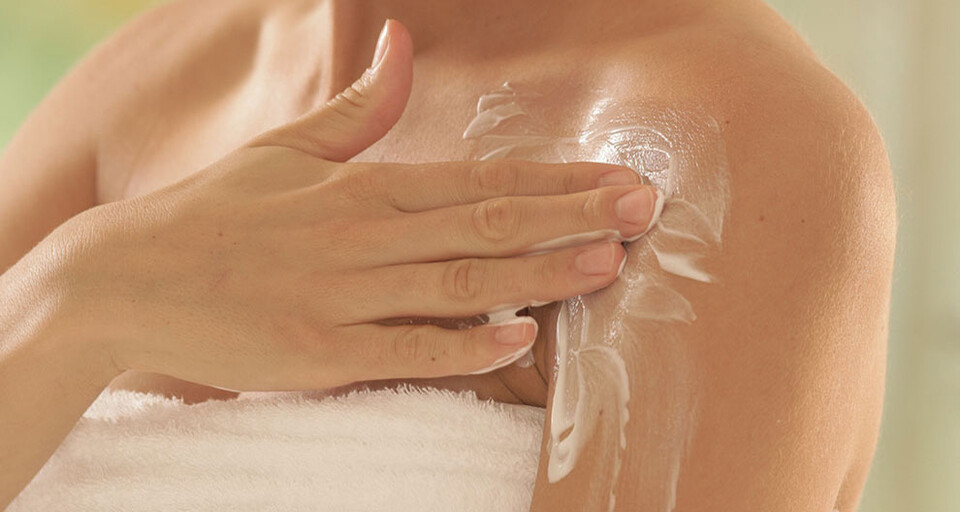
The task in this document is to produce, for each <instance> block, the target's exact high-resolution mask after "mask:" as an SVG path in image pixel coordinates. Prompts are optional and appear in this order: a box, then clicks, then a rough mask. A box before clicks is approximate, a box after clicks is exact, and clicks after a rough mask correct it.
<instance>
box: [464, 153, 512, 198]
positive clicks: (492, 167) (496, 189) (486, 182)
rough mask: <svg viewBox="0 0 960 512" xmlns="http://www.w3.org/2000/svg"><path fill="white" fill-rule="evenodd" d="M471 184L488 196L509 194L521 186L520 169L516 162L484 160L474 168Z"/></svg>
mask: <svg viewBox="0 0 960 512" xmlns="http://www.w3.org/2000/svg"><path fill="white" fill-rule="evenodd" d="M470 178H471V179H470V181H471V185H472V186H473V187H474V188H475V189H476V190H478V191H480V192H481V193H483V194H485V195H487V196H508V195H514V194H516V193H517V190H518V189H519V187H520V169H519V168H518V165H517V163H516V162H512V161H497V162H484V163H481V164H480V165H478V166H476V167H474V168H473V170H472V171H471V177H470Z"/></svg>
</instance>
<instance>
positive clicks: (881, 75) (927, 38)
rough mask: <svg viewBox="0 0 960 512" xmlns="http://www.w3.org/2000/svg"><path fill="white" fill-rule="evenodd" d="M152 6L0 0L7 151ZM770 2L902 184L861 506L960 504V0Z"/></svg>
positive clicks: (1, 131)
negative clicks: (885, 342)
mask: <svg viewBox="0 0 960 512" xmlns="http://www.w3.org/2000/svg"><path fill="white" fill-rule="evenodd" d="M151 3H153V2H150V1H146V0H32V1H29V2H22V1H20V0H0V147H2V146H4V145H6V143H7V142H8V141H9V140H10V138H11V137H12V135H13V133H14V132H15V131H16V129H17V126H19V124H20V123H21V122H22V121H23V120H24V119H25V118H26V116H27V115H28V114H29V112H30V111H31V110H32V109H33V108H34V106H36V104H37V103H38V102H39V101H40V100H41V99H42V98H43V96H44V95H45V94H46V92H47V91H48V90H49V89H50V88H51V87H52V86H53V85H54V84H55V83H56V81H57V80H58V79H59V78H60V77H61V76H62V75H63V73H64V72H65V71H66V70H67V69H69V67H70V66H71V65H72V64H73V63H74V62H75V61H76V60H77V59H79V58H80V57H81V56H82V55H83V54H85V53H86V52H87V51H88V50H89V49H90V48H91V47H92V46H93V45H94V44H96V42H97V41H98V40H100V39H102V38H104V37H106V36H107V35H108V34H109V33H110V32H111V31H113V30H114V29H115V28H116V27H118V26H119V25H120V24H122V23H123V22H124V21H125V20H127V19H129V18H130V16H132V15H133V14H135V13H136V12H138V11H139V10H141V9H142V8H143V7H145V6H146V5H149V4H151ZM770 3H771V4H772V5H773V6H774V7H775V8H776V9H778V10H779V11H780V12H781V13H782V14H783V15H784V16H785V17H786V18H787V19H788V20H789V21H790V22H791V23H792V24H793V25H794V27H796V28H797V29H798V30H799V31H800V33H801V34H802V35H804V36H805V37H806V38H807V39H808V40H809V41H810V43H811V44H812V45H813V47H814V48H815V49H816V50H817V52H818V53H819V54H820V56H821V57H822V58H823V60H824V62H825V63H826V64H827V65H828V66H829V67H830V68H831V69H833V70H834V72H836V73H837V74H838V75H840V77H841V78H843V79H844V80H845V81H846V82H847V83H848V84H849V85H850V86H851V87H852V88H853V89H854V90H855V91H856V92H857V93H858V94H859V95H860V97H861V98H863V101H864V102H865V103H866V104H867V106H868V107H869V108H870V110H871V111H872V112H873V114H874V116H875V118H876V120H877V122H878V123H879V125H880V127H881V129H882V131H883V134H884V137H885V139H886V143H887V148H888V150H889V152H890V159H891V162H892V165H893V169H894V173H895V175H896V180H897V187H898V197H899V217H900V231H899V247H898V255H897V270H896V275H895V280H894V297H893V310H892V311H893V312H892V318H891V336H890V358H889V372H888V379H887V403H886V409H885V412H884V423H883V429H882V433H881V442H880V448H879V450H878V452H877V456H876V459H875V461H874V467H873V470H872V473H871V476H870V480H869V482H868V485H867V491H866V494H865V496H864V500H863V503H862V506H861V511H862V512H905V511H924V512H954V511H957V510H960V158H958V153H960V0H770ZM863 264H864V265H869V264H870V262H869V261H865V262H863Z"/></svg>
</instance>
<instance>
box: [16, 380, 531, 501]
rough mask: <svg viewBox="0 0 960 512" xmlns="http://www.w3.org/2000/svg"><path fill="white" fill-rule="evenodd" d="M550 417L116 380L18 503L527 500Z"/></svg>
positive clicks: (438, 397)
mask: <svg viewBox="0 0 960 512" xmlns="http://www.w3.org/2000/svg"><path fill="white" fill-rule="evenodd" d="M543 420H544V411H543V409H541V408H537V407H527V406H515V405H506V404H498V403H494V402H486V401H480V400H478V399H477V398H476V395H474V394H472V393H453V392H449V391H438V390H435V389H418V388H412V387H404V388H400V389H397V390H381V391H357V392H353V393H350V394H348V395H345V396H341V397H335V398H325V399H311V398H306V397H304V396H303V395H300V394H294V393H289V394H278V395H271V396H269V397H256V398H247V399H238V400H229V401H209V402H204V403H200V404H196V405H185V404H183V403H182V402H180V401H178V400H173V399H168V398H164V397H161V396H158V395H151V394H144V393H134V392H129V391H109V390H108V391H105V392H104V393H103V394H102V395H101V396H100V397H99V398H98V399H97V401H96V402H94V404H93V405H92V406H91V407H90V408H89V409H88V410H87V412H86V413H85V414H84V416H83V418H82V419H81V420H80V421H79V422H78V423H77V426H76V427H75V428H74V430H73V432H71V434H70V435H69V436H68V437H67V439H66V440H65V441H64V443H63V444H62V445H61V446H60V448H59V449H58V450H57V452H56V453H55V454H54V455H53V457H51V459H50V460H49V461H48V462H47V464H46V465H45V466H44V468H43V469H42V470H41V471H40V473H38V474H37V476H36V478H34V480H33V482H31V483H30V485H29V486H28V487H27V488H26V489H25V490H24V491H23V492H22V493H21V494H20V496H19V497H18V498H17V499H16V500H15V501H14V502H13V504H12V505H11V506H10V508H9V512H33V511H52V510H57V511H91V510H97V511H113V510H116V511H124V512H132V511H153V510H157V511H159V510H163V511H170V510H177V511H195V510H231V511H246V510H258V511H261V510H269V511H301V510H303V511H307V510H310V511H338V512H339V511H380V510H389V511H395V510H396V511H405V510H411V511H414V510H415V511H431V510H437V511H454V510H455V511H521V510H524V511H525V510H529V507H530V500H531V497H532V494H533V482H534V479H535V475H536V471H537V464H538V461H539V456H540V439H541V435H542V428H543Z"/></svg>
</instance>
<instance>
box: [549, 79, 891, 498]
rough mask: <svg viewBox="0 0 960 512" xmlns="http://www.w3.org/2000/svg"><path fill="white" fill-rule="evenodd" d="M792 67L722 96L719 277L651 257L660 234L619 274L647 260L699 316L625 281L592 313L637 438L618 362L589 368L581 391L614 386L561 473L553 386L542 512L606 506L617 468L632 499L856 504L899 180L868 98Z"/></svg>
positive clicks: (876, 404)
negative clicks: (666, 308) (553, 470)
mask: <svg viewBox="0 0 960 512" xmlns="http://www.w3.org/2000/svg"><path fill="white" fill-rule="evenodd" d="M796 76H798V77H805V76H806V77H807V78H799V79H796V80H792V79H784V80H780V78H784V77H782V76H781V77H777V78H778V79H774V80H770V81H768V82H764V83H757V81H756V80H751V79H745V80H744V81H743V82H742V83H740V84H733V85H734V87H733V88H734V89H735V90H737V92H736V93H735V94H734V95H733V97H729V96H728V97H727V98H726V106H725V107H724V108H723V109H722V110H723V117H724V118H723V119H718V121H719V122H720V128H721V130H722V138H723V140H724V141H725V146H726V153H727V156H728V160H729V169H730V182H731V183H730V184H731V187H730V190H731V193H732V195H731V197H732V200H731V203H730V210H729V218H728V219H727V221H726V222H725V223H724V225H723V232H722V242H721V244H719V246H718V247H717V248H716V250H715V251H714V250H711V251H710V252H709V254H708V256H707V258H706V259H705V260H704V265H705V267H706V269H707V270H708V271H709V272H710V274H712V276H714V279H713V280H712V282H710V283H703V282H697V281H694V280H690V279H686V278H683V277H680V276H677V275H674V274H670V273H668V272H663V270H662V269H661V268H659V267H658V266H657V265H656V262H655V261H654V260H651V259H650V258H649V255H648V254H647V253H646V252H645V251H647V249H645V247H648V246H649V245H650V244H656V243H660V242H658V238H657V237H658V236H660V234H659V233H658V232H657V231H653V232H651V233H650V235H648V240H647V241H643V240H642V241H640V242H637V243H635V244H633V245H632V246H631V247H630V249H629V253H630V260H629V263H628V270H627V271H626V272H625V273H624V276H625V277H627V278H630V276H631V274H630V270H629V266H630V265H637V266H643V265H646V266H645V267H643V269H642V270H643V272H641V273H642V274H644V275H645V276H646V277H648V278H652V279H653V280H654V281H656V282H661V283H662V284H663V285H664V286H665V288H667V289H669V290H672V291H674V292H677V293H678V294H679V295H680V296H682V297H683V298H684V299H685V300H686V301H687V302H688V303H689V305H690V307H691V308H692V311H693V313H695V316H696V319H695V320H692V321H677V320H676V319H672V320H671V319H666V320H665V319H664V318H663V317H662V315H661V316H660V317H659V318H658V317H657V315H652V314H645V313H643V312H642V311H638V310H642V309H643V308H651V307H653V306H656V305H658V304H662V301H661V302H659V303H657V302H655V301H651V300H649V298H648V300H644V299H643V297H640V296H638V295H636V293H635V292H634V291H631V290H633V289H635V288H636V286H633V287H632V288H631V286H630V284H629V283H627V284H615V285H614V286H611V287H609V288H607V289H605V290H601V291H600V292H598V293H597V294H595V295H597V296H598V298H594V299H592V300H593V303H594V304H596V305H597V307H595V308H594V311H593V316H594V317H598V316H599V317H605V318H603V319H601V320H600V321H599V323H598V322H594V324H595V325H593V326H592V327H589V330H590V332H593V333H594V334H595V335H596V336H599V337H604V336H610V335H609V334H608V333H621V336H622V338H621V339H618V340H615V341H614V342H613V343H614V344H619V350H620V353H621V356H622V357H623V360H624V363H625V366H626V370H627V375H628V383H627V384H628V391H629V395H630V396H629V402H628V404H627V409H628V412H629V419H628V421H627V422H626V424H625V427H624V434H625V441H626V443H625V449H623V450H620V449H618V445H619V442H618V437H619V427H618V425H619V424H618V419H617V418H618V417H620V416H622V415H621V414H619V411H618V406H617V401H616V399H615V398H614V397H615V395H616V394H617V391H616V385H615V383H614V382H613V380H614V379H613V378H612V377H611V376H610V375H612V374H613V373H614V372H605V371H604V370H603V369H602V368H601V367H600V366H599V365H594V366H592V367H591V365H586V366H584V372H586V373H588V375H587V378H586V379H585V381H586V382H587V384H588V386H587V388H586V389H587V390H588V392H591V393H597V394H600V395H603V396H601V397H600V398H599V399H597V400H596V403H597V404H598V406H597V408H596V410H595V411H594V412H595V416H596V418H594V419H596V420H597V428H596V431H595V432H594V434H593V436H592V437H591V438H590V440H589V441H587V442H586V443H585V444H584V447H583V449H582V453H581V455H580V457H579V458H578V461H577V463H576V466H575V467H574V470H573V471H572V472H571V473H570V474H569V475H568V476H567V477H565V478H563V479H561V480H559V482H556V483H553V484H551V483H550V482H549V481H548V478H547V473H548V470H547V469H548V466H549V460H550V457H551V454H550V451H551V450H555V449H556V448H555V447H552V446H551V442H550V428H551V427H550V424H549V423H550V417H551V415H552V412H553V411H552V404H554V403H555V402H554V400H553V396H554V394H555V392H556V389H555V388H556V381H553V383H552V385H551V390H550V393H551V401H550V402H551V406H550V409H549V410H548V425H547V427H546V430H545V435H544V440H545V443H544V452H543V457H542V458H541V468H540V473H539V475H538V478H537V488H536V491H535V495H534V507H533V509H534V510H555V509H559V508H558V507H561V504H562V505H563V506H564V507H566V509H577V510H599V509H601V508H606V506H607V502H608V498H609V496H610V494H609V490H610V480H611V479H613V478H615V479H616V484H615V486H614V487H613V494H614V495H615V496H616V503H617V505H618V509H623V510H672V509H673V508H672V506H673V505H674V504H675V506H676V509H677V510H711V511H725V510H798V511H799V510H804V511H806V510H824V511H828V510H833V507H834V506H836V507H838V508H839V509H840V510H842V511H844V512H846V511H849V510H853V509H854V508H855V507H856V504H857V501H858V499H859V494H860V490H861V488H862V486H863V483H864V480H865V477H866V471H867V468H868V466H869V462H870V460H871V457H872V454H873V449H874V445H875V443H876V438H877V434H878V429H879V420H880V410H881V404H882V395H883V379H884V368H885V356H886V336H887V331H886V330H887V319H888V304H889V294H890V284H891V274H892V261H893V247H894V237H895V233H894V232H895V217H894V200H893V192H892V184H891V178H890V173H889V169H888V166H887V162H886V155H885V152H884V150H883V145H882V142H881V141H880V138H879V136H878V134H877V131H876V129H875V127H874V125H873V123H872V120H871V119H870V117H869V115H868V114H867V113H866V112H865V111H864V110H863V108H862V106H860V104H859V102H858V101H857V100H856V99H855V98H853V97H852V95H851V94H850V93H849V92H848V91H846V89H845V88H843V86H842V85H840V84H839V83H837V82H835V81H834V80H833V78H832V77H829V76H828V75H827V74H826V73H812V74H807V75H804V73H802V72H797V75H796ZM811 76H812V77H813V78H809V77H811ZM789 78H795V77H794V76H791V77H789ZM761 82H763V81H761ZM727 85H728V86H729V85H731V84H730V83H729V82H728V84H727ZM670 207H671V205H670V204H669V203H668V205H667V208H666V209H665V210H664V218H667V216H668V215H669V208H670ZM645 254H646V256H645ZM645 257H647V261H646V263H645V262H644V258H645ZM651 261H653V263H651ZM634 277H636V274H634ZM631 293H633V294H634V296H633V298H628V296H629V294H631ZM618 301H619V302H618ZM624 301H627V302H628V303H629V301H634V302H633V303H632V304H633V307H634V310H635V311H634V314H629V315H617V314H614V313H615V311H614V309H615V308H612V307H610V306H609V305H610V304H615V303H620V304H623V303H624ZM590 372H593V375H589V373H590ZM587 410H588V411H589V410H590V409H589V408H588V409H587ZM618 453H619V456H620V463H619V465H618V463H617V454H618ZM573 503H578V506H574V507H572V508H571V506H570V505H571V504H573Z"/></svg>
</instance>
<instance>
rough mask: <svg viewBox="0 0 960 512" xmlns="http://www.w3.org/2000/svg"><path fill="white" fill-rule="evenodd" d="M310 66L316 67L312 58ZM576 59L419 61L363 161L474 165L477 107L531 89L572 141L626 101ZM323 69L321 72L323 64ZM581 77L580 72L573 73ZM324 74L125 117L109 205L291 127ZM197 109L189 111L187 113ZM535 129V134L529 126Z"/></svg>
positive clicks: (246, 85)
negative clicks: (400, 107)
mask: <svg viewBox="0 0 960 512" xmlns="http://www.w3.org/2000/svg"><path fill="white" fill-rule="evenodd" d="M303 57H304V58H303V60H304V62H310V61H311V59H313V60H315V57H314V56H310V55H306V54H305V55H304V56H303ZM576 60H577V57H576V56H575V55H569V56H568V58H567V60H566V64H565V65H559V64H558V63H557V61H556V59H555V58H541V57H538V56H533V55H531V56H523V55H520V56H518V57H517V58H515V59H511V60H509V61H498V62H494V63H478V62H473V63H470V62H462V63H455V62H451V61H450V60H449V59H442V58H431V57H430V56H425V57H422V58H421V57H419V56H418V57H417V59H416V60H415V64H414V74H415V80H414V86H413V90H412V92H411V96H410V99H409V102H408V104H407V108H406V110H405V112H404V115H403V117H402V118H401V120H400V121H399V122H398V123H397V124H396V125H395V126H394V128H393V129H392V130H391V131H390V133H388V134H387V136H385V137H384V138H383V139H381V140H380V141H378V142H377V143H375V144H374V145H372V146H371V147H369V148H368V149H367V150H366V151H364V152H363V153H362V154H360V155H359V156H358V157H357V158H356V160H362V161H382V162H403V163H416V162H429V161H444V160H469V159H474V158H476V157H477V155H478V151H479V150H478V147H477V141H476V140H475V138H473V139H472V138H470V137H467V138H465V137H464V131H465V130H466V129H467V128H468V126H470V125H471V122H473V121H475V119H476V118H477V115H478V106H479V107H480V108H481V110H483V109H485V108H489V106H490V105H489V104H487V105H484V104H480V105H478V101H480V100H481V99H483V98H487V99H489V97H490V96H491V94H492V95H496V94H497V91H501V92H502V91H503V90H504V83H505V82H509V83H510V84H511V86H513V87H517V86H519V87H520V89H521V90H522V91H523V94H524V96H525V98H526V100H528V103H527V104H526V105H525V108H528V109H530V108H533V109H535V110H536V112H527V114H531V116H530V117H528V120H532V121H533V123H534V125H536V126H537V128H536V130H539V131H541V132H550V133H553V134H574V133H577V132H579V131H582V130H583V129H584V127H585V126H586V125H587V124H589V122H590V121H589V118H590V115H591V112H592V111H593V110H595V109H596V108H597V105H598V104H601V103H603V102H609V101H610V98H611V97H613V96H616V95H618V94H622V92H621V90H620V89H622V87H619V86H618V82H622V80H621V79H620V78H619V77H617V76H612V77H611V75H609V74H604V73H595V72H591V71H584V70H585V69H586V68H584V67H582V66H578V65H577V63H576V62H575V61H576ZM316 67H317V68H321V67H322V66H320V65H319V64H317V65H316ZM571 69H576V70H577V71H575V72H574V71H570V70H571ZM318 72H319V69H312V70H305V71H304V72H300V73H296V72H291V73H276V72H275V71H273V70H269V71H263V70H258V69H255V68H252V69H251V70H250V73H248V76H247V78H246V79H244V80H242V81H238V82H237V83H236V84H234V85H233V86H232V87H223V90H224V91H225V92H224V93H222V94H220V95H218V96H216V97H208V98H202V97H200V95H201V92H200V91H197V90H196V89H195V88H192V87H190V86H189V84H184V83H171V84H169V85H168V86H166V87H165V89H166V90H160V91H159V92H157V93H156V94H157V95H158V96H159V99H156V100H154V101H148V102H144V103H143V104H141V105H137V106H136V108H134V109H133V111H132V112H128V113H126V114H125V115H124V116H123V118H122V119H121V120H120V121H119V122H118V123H117V124H116V126H115V128H114V129H113V130H111V133H110V134H109V136H110V140H108V141H107V142H106V143H105V144H102V145H101V148H102V149H101V151H102V154H101V155H100V162H101V166H100V169H99V172H100V176H101V181H103V182H104V183H103V184H102V186H101V190H105V191H107V192H106V193H103V194H101V201H102V202H109V201H113V200H118V199H124V198H129V197H135V196H139V195H143V194H147V193H150V192H152V191H154V190H157V189H159V188H162V187H165V186H167V185H170V184H172V183H174V182H176V181H179V180H181V179H183V178H184V177H186V176H188V175H190V174H192V173H194V172H197V171H199V170H201V169H203V168H204V167H206V166H208V165H210V164H212V163H213V162H215V161H217V160H218V159H220V158H222V157H223V156H224V155H225V154H227V153H228V152H230V151H232V150H233V149H235V148H237V147H239V146H241V145H242V144H243V143H244V142H246V141H247V140H249V139H251V138H252V137H254V136H256V135H257V134H258V133H261V132H263V131H265V130H268V129H270V128H273V127H275V126H278V125H282V124H284V123H286V122H289V121H291V120H293V119H295V118H296V117H298V116H300V115H302V114H303V113H305V112H307V111H309V110H310V109H311V108H314V105H317V104H321V103H322V102H323V101H324V98H320V97H318V96H317V94H316V93H315V92H314V91H315V89H316V83H317V80H316V75H317V73H318ZM185 105H189V106H190V107H189V108H184V106H185ZM524 129H529V128H524Z"/></svg>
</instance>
